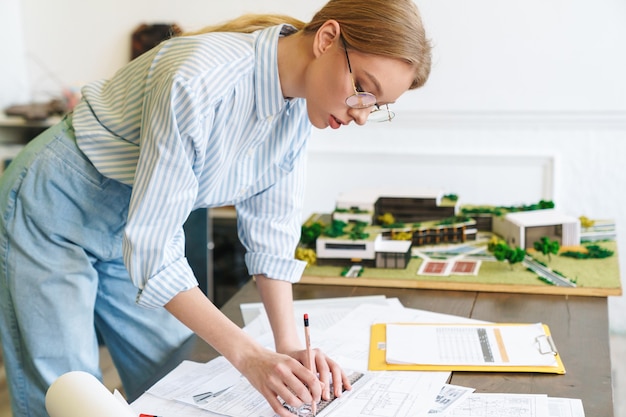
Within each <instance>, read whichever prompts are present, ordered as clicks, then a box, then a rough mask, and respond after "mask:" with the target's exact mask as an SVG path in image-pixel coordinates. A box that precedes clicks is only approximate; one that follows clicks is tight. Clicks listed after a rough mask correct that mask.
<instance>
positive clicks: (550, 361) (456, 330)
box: [369, 323, 565, 374]
mask: <svg viewBox="0 0 626 417" xmlns="http://www.w3.org/2000/svg"><path fill="white" fill-rule="evenodd" d="M369 353H370V354H369V369H370V370H372V371H381V370H396V371H397V370H419V371H424V370H432V371H480V372H542V373H556V374H564V373H565V367H564V366H563V362H562V361H561V357H560V355H559V352H558V350H557V349H556V346H555V344H554V341H553V340H552V336H551V335H550V329H549V328H548V326H547V325H545V324H542V323H487V324H486V323H480V324H450V323H441V324H440V323H436V324H433V323H379V324H374V325H373V326H372V327H371V337H370V352H369Z"/></svg>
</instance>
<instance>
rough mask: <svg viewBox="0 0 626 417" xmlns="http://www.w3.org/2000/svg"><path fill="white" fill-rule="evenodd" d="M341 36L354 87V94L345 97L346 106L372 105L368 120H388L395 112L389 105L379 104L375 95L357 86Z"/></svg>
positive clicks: (355, 107)
mask: <svg viewBox="0 0 626 417" xmlns="http://www.w3.org/2000/svg"><path fill="white" fill-rule="evenodd" d="M340 37H341V42H343V49H344V51H346V60H347V61H348V71H349V72H350V78H351V79H352V87H353V88H354V94H352V95H351V96H349V97H348V98H346V104H347V105H348V107H350V108H352V109H367V108H370V107H374V108H373V109H372V111H371V112H370V114H369V115H368V116H367V121H368V122H390V121H391V119H393V118H394V117H395V116H396V114H395V113H394V112H392V111H391V110H389V106H388V105H387V104H385V105H384V107H383V106H380V105H379V104H378V103H377V102H376V96H375V95H374V94H372V93H369V92H367V91H362V90H361V88H357V86H356V81H355V80H354V75H353V74H352V65H350V57H349V56H348V45H347V44H346V40H345V39H344V38H343V36H340Z"/></svg>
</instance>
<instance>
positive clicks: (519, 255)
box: [487, 238, 526, 269]
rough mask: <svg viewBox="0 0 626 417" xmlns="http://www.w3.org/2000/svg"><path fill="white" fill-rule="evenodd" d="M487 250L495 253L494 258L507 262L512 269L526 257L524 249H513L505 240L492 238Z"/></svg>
mask: <svg viewBox="0 0 626 417" xmlns="http://www.w3.org/2000/svg"><path fill="white" fill-rule="evenodd" d="M487 249H488V250H489V251H491V252H493V256H494V257H495V258H496V259H497V260H498V261H507V262H508V263H509V266H510V267H511V269H513V265H514V264H516V263H520V262H522V261H523V260H524V258H525V257H526V251H525V250H524V249H522V248H519V247H516V248H512V247H510V246H509V245H507V243H506V242H505V241H503V240H499V239H497V238H495V239H494V238H492V239H491V241H489V243H488V245H487Z"/></svg>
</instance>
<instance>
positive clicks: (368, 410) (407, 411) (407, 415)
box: [321, 371, 450, 417]
mask: <svg viewBox="0 0 626 417" xmlns="http://www.w3.org/2000/svg"><path fill="white" fill-rule="evenodd" d="M449 377H450V374H449V373H448V372H402V371H385V372H369V373H367V374H365V376H364V377H363V378H362V379H363V383H362V386H360V387H359V388H358V389H355V390H353V391H351V392H349V393H347V394H348V395H343V396H342V397H340V398H339V399H338V400H336V401H334V402H333V403H331V405H330V406H328V407H327V408H326V409H324V410H323V413H324V414H323V415H331V414H332V415H334V416H350V417H371V416H384V417H414V416H418V415H421V414H424V413H427V412H428V410H429V409H430V406H431V405H432V404H433V401H434V400H435V398H436V397H437V394H438V393H439V392H440V391H441V387H442V386H443V385H444V384H445V382H446V381H447V380H448V378H449ZM321 417H323V416H321Z"/></svg>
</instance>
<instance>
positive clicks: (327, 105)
mask: <svg viewBox="0 0 626 417" xmlns="http://www.w3.org/2000/svg"><path fill="white" fill-rule="evenodd" d="M348 59H349V60H350V67H351V68H352V76H351V75H350V70H349V68H348ZM413 76H414V70H413V67H412V66H411V65H410V64H408V63H406V62H403V61H400V60H397V59H392V58H386V57H381V56H377V55H370V54H364V53H360V52H356V51H354V50H348V57H346V51H345V49H343V47H341V46H339V45H338V44H336V47H332V48H329V49H328V50H327V51H326V52H325V53H324V54H322V55H320V56H318V57H317V59H316V60H314V62H313V63H311V64H310V66H309V68H308V71H307V81H306V100H307V111H308V115H309V120H310V121H311V123H312V124H313V126H315V127H317V128H319V129H324V128H326V127H328V126H330V127H331V128H333V129H338V128H339V127H341V126H342V125H347V124H349V123H350V122H352V121H354V122H355V123H357V124H359V125H362V124H364V123H365V122H366V121H367V116H368V115H369V113H370V112H371V111H372V110H373V108H366V109H353V108H351V107H349V106H348V105H347V104H346V98H348V97H349V96H351V95H353V94H354V85H353V82H352V79H353V78H354V83H355V84H356V88H357V90H358V91H366V92H369V93H372V94H373V95H374V96H375V97H376V103H377V104H378V105H379V106H382V105H384V104H390V103H394V102H395V101H396V99H397V98H398V97H400V95H401V94H402V93H404V92H405V91H407V90H408V88H409V86H410V85H411V82H412V81H413ZM352 77H353V78H352Z"/></svg>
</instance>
